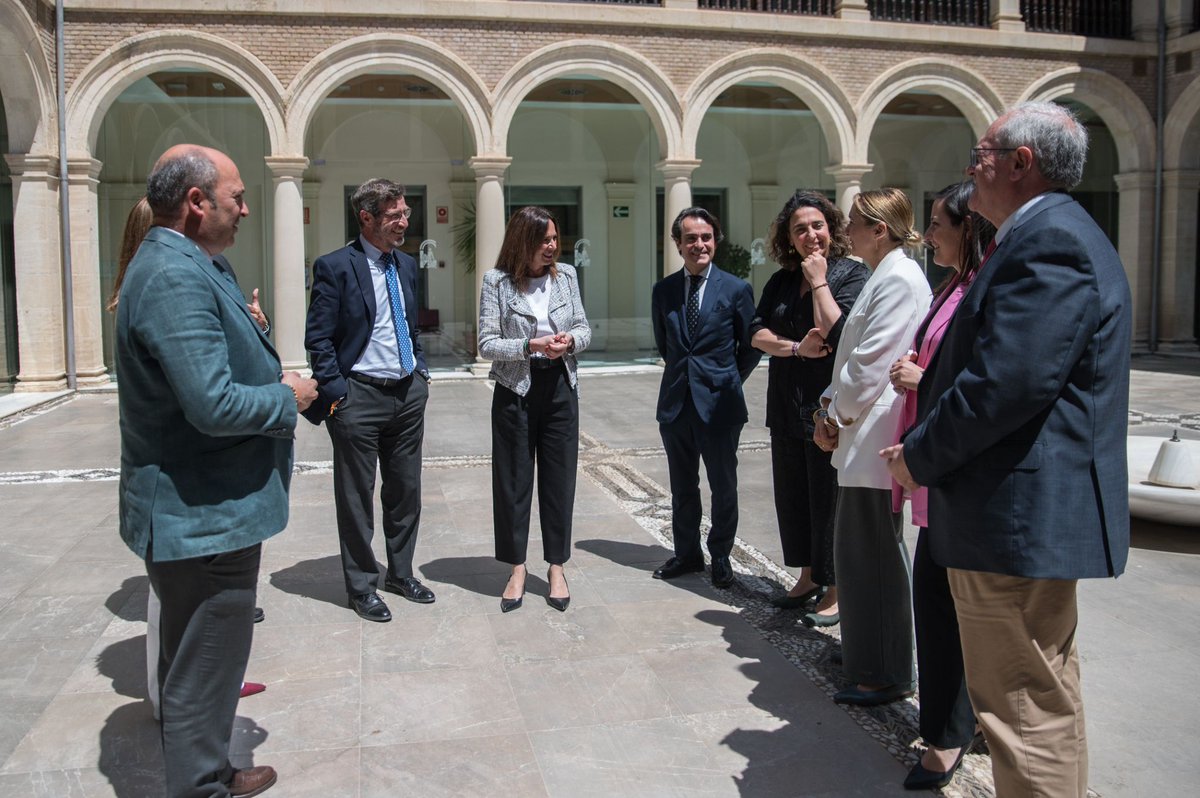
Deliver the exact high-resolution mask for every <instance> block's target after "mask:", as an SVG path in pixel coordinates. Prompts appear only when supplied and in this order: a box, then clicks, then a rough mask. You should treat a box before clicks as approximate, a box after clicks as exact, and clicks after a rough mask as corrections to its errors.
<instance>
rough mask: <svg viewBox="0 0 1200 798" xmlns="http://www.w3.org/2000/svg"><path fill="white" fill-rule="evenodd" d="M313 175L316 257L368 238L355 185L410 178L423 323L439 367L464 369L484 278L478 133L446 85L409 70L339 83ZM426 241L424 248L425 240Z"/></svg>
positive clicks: (310, 234)
mask: <svg viewBox="0 0 1200 798" xmlns="http://www.w3.org/2000/svg"><path fill="white" fill-rule="evenodd" d="M304 152H305V155H306V156H307V157H308V159H309V167H308V169H307V170H306V172H305V176H304V191H305V207H306V209H307V210H306V216H307V218H306V220H305V251H306V253H307V257H306V261H307V262H308V265H310V266H311V263H312V261H313V260H314V259H315V258H316V257H319V256H320V255H321V254H323V253H326V252H331V251H333V250H335V249H337V248H339V247H341V246H342V245H344V244H345V243H346V241H348V240H350V239H353V238H355V237H357V236H358V222H357V220H355V218H354V215H353V213H352V212H351V211H350V206H349V198H350V194H351V193H352V192H353V190H354V189H355V188H356V187H357V186H358V185H360V184H361V183H363V182H364V181H365V180H367V179H369V178H372V177H386V178H388V179H390V180H395V181H396V182H398V183H402V184H403V185H404V186H405V188H406V190H407V197H406V199H407V203H408V206H409V207H410V208H411V209H412V211H413V214H412V216H411V217H410V219H409V227H408V235H407V238H406V240H405V243H404V246H403V247H402V249H403V250H404V251H405V252H407V253H409V254H411V255H412V256H413V257H414V258H416V259H417V262H418V264H419V265H421V269H420V272H419V274H418V295H419V296H418V303H419V312H418V323H419V324H420V326H421V328H422V330H423V334H422V335H423V337H422V344H423V346H424V349H425V357H426V360H427V361H428V363H429V365H430V367H431V368H435V369H436V368H457V367H460V366H462V365H464V364H466V363H469V362H471V361H472V360H473V359H474V357H473V354H472V353H473V351H474V340H473V336H474V328H475V323H474V312H475V311H474V307H475V296H474V288H475V281H474V276H473V274H472V272H473V265H474V264H473V257H472V256H471V254H470V253H471V252H473V246H472V247H470V251H468V248H467V247H465V245H464V246H457V247H456V241H466V240H468V239H469V240H470V241H471V242H472V244H473V241H474V231H473V229H471V230H470V233H469V236H468V235H467V233H466V232H465V228H466V227H468V226H470V227H472V228H473V218H472V217H471V209H472V203H471V202H470V197H471V196H472V195H473V192H474V182H475V181H474V175H473V174H472V173H471V171H470V169H469V168H468V167H467V165H466V164H467V161H468V160H469V159H470V158H471V157H472V156H473V155H474V154H475V145H474V138H473V136H472V134H471V131H470V128H469V126H468V124H467V120H466V118H465V116H464V115H463V112H462V110H461V109H460V108H459V106H458V105H457V104H456V102H455V101H454V99H453V98H452V97H450V95H448V94H447V93H446V92H445V91H444V90H443V89H442V88H440V87H439V86H438V85H437V84H435V83H433V82H432V81H430V80H427V79H425V78H423V77H420V76H417V75H413V74H406V73H399V72H397V73H392V72H387V73H380V72H372V73H368V74H360V75H357V76H354V77H348V78H346V79H345V80H343V81H341V82H340V83H338V84H337V85H336V86H335V87H334V88H333V89H332V90H331V91H330V92H329V93H328V94H327V95H326V96H325V97H324V99H322V101H321V103H320V105H319V106H318V107H317V109H316V111H315V112H314V114H313V116H312V119H311V121H310V123H309V124H308V128H307V135H306V138H305V147H304ZM423 245H424V246H423Z"/></svg>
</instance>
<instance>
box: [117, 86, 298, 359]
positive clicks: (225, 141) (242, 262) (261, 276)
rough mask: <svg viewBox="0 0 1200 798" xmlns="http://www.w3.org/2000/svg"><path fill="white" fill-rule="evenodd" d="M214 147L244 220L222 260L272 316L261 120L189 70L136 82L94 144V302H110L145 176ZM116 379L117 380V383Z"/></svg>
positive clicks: (242, 96) (232, 94)
mask: <svg viewBox="0 0 1200 798" xmlns="http://www.w3.org/2000/svg"><path fill="white" fill-rule="evenodd" d="M185 142H187V143H192V144H200V145H204V146H208V147H215V148H217V149H219V150H221V151H223V152H225V153H227V154H228V155H229V156H230V157H231V158H232V159H233V161H234V163H236V164H237V165H238V170H239V172H240V173H241V176H242V181H243V183H245V186H246V194H245V196H246V202H247V204H248V205H249V208H250V216H249V217H248V218H247V219H245V220H243V221H242V223H241V225H240V227H239V229H238V235H237V241H236V243H235V244H234V245H233V247H231V248H230V249H229V250H228V251H226V252H225V253H223V254H224V255H225V256H226V257H227V258H228V259H229V261H230V263H232V264H233V267H234V269H235V270H236V271H237V276H238V282H239V283H240V284H241V287H242V290H243V291H244V292H245V293H246V295H247V296H249V295H250V293H251V291H252V290H253V289H255V288H258V289H259V301H260V303H261V304H262V306H263V308H264V310H266V312H267V314H268V315H273V313H274V300H273V292H272V290H271V285H272V274H271V224H270V219H271V212H270V209H269V208H268V206H267V202H268V197H269V196H270V192H269V191H268V190H267V187H269V186H270V185H271V177H270V174H269V172H268V170H267V167H266V163H265V161H264V160H263V159H264V157H265V156H266V155H267V153H268V152H269V151H270V150H269V146H268V141H267V129H266V125H265V124H264V123H263V118H262V113H261V111H260V110H259V108H258V106H257V105H256V104H255V102H254V100H253V99H252V98H251V97H250V95H249V94H248V93H247V92H246V91H245V90H244V89H243V88H242V87H241V86H239V85H238V84H237V83H236V82H234V81H232V80H230V79H229V78H228V77H225V76H223V75H218V74H216V73H214V72H208V71H205V70H202V69H195V68H174V69H170V70H162V71H158V72H154V73H152V74H150V75H147V76H146V77H143V78H140V79H138V80H137V81H135V82H134V83H132V84H131V85H130V86H129V87H128V88H126V89H125V91H123V92H122V93H121V94H120V96H118V97H117V99H116V100H115V101H114V102H113V103H112V105H111V106H109V108H108V110H107V112H106V113H105V115H104V118H103V120H102V122H101V125H100V128H99V133H98V136H97V139H96V147H95V155H96V158H97V159H98V160H99V161H100V162H101V163H102V164H103V166H102V169H101V173H100V186H99V191H98V193H99V197H98V201H99V209H98V210H99V215H98V226H99V232H100V297H101V303H102V304H103V303H106V302H107V301H108V297H109V295H110V294H111V293H112V289H113V284H114V282H115V280H116V274H117V259H118V257H119V254H120V246H121V234H122V231H123V230H124V226H125V220H126V217H127V216H128V213H129V209H130V208H132V207H133V205H134V203H135V202H137V200H138V198H139V197H141V196H142V195H143V194H145V191H146V176H147V175H148V174H149V172H150V169H151V168H152V167H153V166H154V162H155V161H156V160H157V159H158V157H159V156H160V155H161V154H162V153H163V151H165V150H166V149H167V148H168V147H171V146H173V145H175V144H180V143H185ZM102 318H103V322H102V324H103V330H104V362H105V365H106V366H107V367H108V368H109V370H110V371H112V369H113V358H112V333H113V319H112V314H110V313H107V312H105V313H103V314H102ZM117 378H118V379H120V375H117Z"/></svg>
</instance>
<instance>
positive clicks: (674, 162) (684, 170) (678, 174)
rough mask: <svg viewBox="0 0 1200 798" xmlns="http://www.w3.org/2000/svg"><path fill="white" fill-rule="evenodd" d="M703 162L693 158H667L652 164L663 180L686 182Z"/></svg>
mask: <svg viewBox="0 0 1200 798" xmlns="http://www.w3.org/2000/svg"><path fill="white" fill-rule="evenodd" d="M701 163H703V161H698V160H696V159H694V158H667V159H665V160H662V161H659V162H658V163H656V164H654V168H655V169H657V170H658V171H660V172H662V175H663V179H665V180H686V179H688V178H690V177H691V176H692V172H694V171H696V168H697V167H698V166H700V164H701Z"/></svg>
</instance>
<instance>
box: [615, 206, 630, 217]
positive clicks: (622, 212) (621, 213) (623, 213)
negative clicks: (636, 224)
mask: <svg viewBox="0 0 1200 798" xmlns="http://www.w3.org/2000/svg"><path fill="white" fill-rule="evenodd" d="M612 209H613V218H614V219H628V218H629V206H628V205H614V206H612Z"/></svg>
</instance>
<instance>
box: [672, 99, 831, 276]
mask: <svg viewBox="0 0 1200 798" xmlns="http://www.w3.org/2000/svg"><path fill="white" fill-rule="evenodd" d="M696 157H697V158H698V159H699V160H700V162H701V165H700V166H699V167H698V168H697V169H696V171H695V173H694V174H693V175H692V196H693V199H694V200H695V201H696V204H699V205H702V206H704V207H706V208H708V210H710V211H712V212H714V213H716V214H717V215H718V216H719V217H720V218H721V220H722V222H723V224H724V227H725V238H726V243H725V244H724V245H723V247H722V248H723V250H724V252H719V253H718V257H717V258H716V262H717V264H718V265H719V266H721V268H723V269H726V270H727V271H731V272H733V273H735V274H738V275H739V276H741V277H744V278H745V279H747V280H749V281H750V282H751V283H752V285H753V286H754V295H755V296H758V295H759V294H760V293H761V291H762V287H763V286H764V285H765V284H766V282H767V279H768V278H770V276H771V274H772V273H773V272H774V271H775V269H776V268H777V267H776V265H775V264H774V263H771V262H769V261H767V260H766V259H765V241H766V240H767V239H769V237H770V226H771V223H772V222H773V221H774V219H775V216H776V214H777V213H778V212H779V209H780V207H781V206H782V205H783V203H784V201H785V200H786V199H787V198H788V197H790V196H791V195H792V193H793V192H794V191H795V190H796V189H798V188H808V189H816V190H819V191H823V192H824V193H825V194H826V195H827V196H828V197H829V198H830V200H831V201H834V202H836V201H837V198H836V192H835V187H834V180H833V178H832V177H831V176H830V175H829V174H828V173H827V172H826V167H827V166H828V164H829V161H830V157H829V147H828V144H827V142H826V140H825V135H824V132H823V131H822V129H821V124H820V121H819V120H818V119H817V117H816V116H815V115H814V114H813V112H812V110H811V109H810V108H809V107H808V105H806V104H805V103H804V101H803V100H801V99H800V98H798V97H797V96H796V95H795V94H793V93H792V92H791V91H789V90H787V89H786V88H782V87H780V86H778V85H776V84H774V83H770V82H760V81H743V82H740V83H737V84H735V85H733V86H730V87H729V88H727V89H725V90H724V91H722V92H721V93H720V94H719V95H717V97H716V98H715V99H714V100H713V102H712V104H711V105H710V106H709V107H708V109H707V110H706V111H705V114H704V120H703V121H702V122H701V124H700V129H699V134H698V136H697V141H696ZM760 239H762V241H760Z"/></svg>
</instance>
